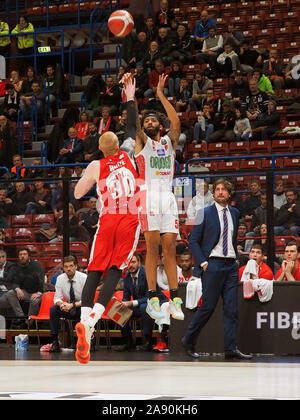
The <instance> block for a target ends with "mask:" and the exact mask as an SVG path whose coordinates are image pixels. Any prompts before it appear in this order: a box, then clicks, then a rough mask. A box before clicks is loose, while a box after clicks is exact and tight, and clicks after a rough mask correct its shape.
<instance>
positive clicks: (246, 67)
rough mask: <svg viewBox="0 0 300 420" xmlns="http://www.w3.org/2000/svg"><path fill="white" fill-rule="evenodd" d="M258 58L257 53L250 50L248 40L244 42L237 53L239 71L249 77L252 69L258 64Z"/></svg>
mask: <svg viewBox="0 0 300 420" xmlns="http://www.w3.org/2000/svg"><path fill="white" fill-rule="evenodd" d="M258 58H259V54H258V52H257V51H256V50H254V49H253V48H250V43H249V41H248V40H244V41H243V42H242V45H241V47H240V51H239V60H240V69H241V70H242V71H243V72H245V73H247V75H248V76H250V75H251V74H252V73H253V70H254V67H256V66H257V64H258V62H257V60H258Z"/></svg>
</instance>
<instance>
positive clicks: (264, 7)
mask: <svg viewBox="0 0 300 420" xmlns="http://www.w3.org/2000/svg"><path fill="white" fill-rule="evenodd" d="M259 11H261V12H266V13H270V12H271V4H270V1H268V0H261V1H258V2H255V13H258V12H259ZM255 13H253V14H255Z"/></svg>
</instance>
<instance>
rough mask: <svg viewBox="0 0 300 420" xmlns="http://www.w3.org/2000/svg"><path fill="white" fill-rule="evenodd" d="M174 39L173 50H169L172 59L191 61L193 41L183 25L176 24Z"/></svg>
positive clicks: (187, 62)
mask: <svg viewBox="0 0 300 420" xmlns="http://www.w3.org/2000/svg"><path fill="white" fill-rule="evenodd" d="M174 41H175V43H174V44H173V45H174V46H175V50H173V51H172V52H171V56H172V57H173V59H176V60H179V61H180V62H181V63H183V64H190V63H192V60H193V52H194V42H193V38H192V37H191V36H190V34H189V33H188V31H187V28H186V27H185V26H184V25H178V28H177V36H176V37H175V40H174Z"/></svg>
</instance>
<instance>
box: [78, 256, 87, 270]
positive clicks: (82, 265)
mask: <svg viewBox="0 0 300 420" xmlns="http://www.w3.org/2000/svg"><path fill="white" fill-rule="evenodd" d="M77 262H78V267H80V268H83V269H85V268H86V267H87V266H88V264H89V259H88V258H86V257H81V256H78V257H77Z"/></svg>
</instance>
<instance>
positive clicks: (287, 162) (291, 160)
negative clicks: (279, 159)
mask: <svg viewBox="0 0 300 420" xmlns="http://www.w3.org/2000/svg"><path fill="white" fill-rule="evenodd" d="M299 166H300V157H286V158H284V167H285V168H294V167H295V168H299Z"/></svg>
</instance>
